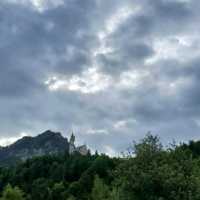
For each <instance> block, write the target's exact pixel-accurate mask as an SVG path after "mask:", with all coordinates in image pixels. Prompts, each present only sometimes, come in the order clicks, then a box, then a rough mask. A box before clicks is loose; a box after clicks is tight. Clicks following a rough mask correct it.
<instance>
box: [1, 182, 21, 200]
mask: <svg viewBox="0 0 200 200" xmlns="http://www.w3.org/2000/svg"><path fill="white" fill-rule="evenodd" d="M0 200H24V194H23V192H22V191H21V190H20V189H19V188H18V187H14V188H13V187H12V186H11V185H9V184H8V185H7V186H6V187H5V189H4V191H3V195H2V197H1V198H0Z"/></svg>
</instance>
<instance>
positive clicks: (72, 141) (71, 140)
mask: <svg viewBox="0 0 200 200" xmlns="http://www.w3.org/2000/svg"><path fill="white" fill-rule="evenodd" d="M69 142H70V144H73V145H74V143H75V135H74V133H73V132H72V134H71V137H70V141H69Z"/></svg>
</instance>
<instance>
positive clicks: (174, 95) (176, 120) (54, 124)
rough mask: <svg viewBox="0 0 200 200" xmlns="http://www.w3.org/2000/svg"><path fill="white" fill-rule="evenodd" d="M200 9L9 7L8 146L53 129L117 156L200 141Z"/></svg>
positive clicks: (97, 2) (65, 1)
mask: <svg viewBox="0 0 200 200" xmlns="http://www.w3.org/2000/svg"><path fill="white" fill-rule="evenodd" d="M199 10H200V1H199V0H123V1H122V0H0V144H1V145H5V144H7V143H10V142H12V141H14V140H16V139H17V138H20V137H21V136H23V135H33V136H34V135H37V134H39V133H41V132H43V131H45V130H47V129H51V130H54V131H60V132H62V133H63V135H64V136H69V135H70V133H71V131H72V130H74V132H75V135H76V136H77V142H78V143H86V144H88V145H89V146H90V147H91V148H92V149H98V150H99V151H102V152H106V153H109V154H111V155H112V154H116V152H120V151H122V150H124V149H126V147H127V146H128V145H129V144H130V143H131V141H132V140H138V139H139V138H142V137H143V136H144V135H145V134H146V133H147V132H148V131H151V132H152V133H154V134H158V135H159V136H160V137H161V139H162V141H163V142H165V143H166V142H171V141H172V140H173V139H175V140H176V141H178V142H179V141H187V140H190V139H200V79H199V78H200V13H199Z"/></svg>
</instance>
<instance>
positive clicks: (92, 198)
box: [0, 134, 200, 200]
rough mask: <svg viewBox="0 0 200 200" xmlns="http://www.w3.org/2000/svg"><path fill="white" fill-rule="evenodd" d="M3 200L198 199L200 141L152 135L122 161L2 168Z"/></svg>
mask: <svg viewBox="0 0 200 200" xmlns="http://www.w3.org/2000/svg"><path fill="white" fill-rule="evenodd" d="M0 195H1V198H0V200H190V199H191V200H199V199H200V142H194V141H191V142H190V143H189V144H181V145H178V146H177V145H175V144H172V145H169V147H168V148H166V147H163V146H162V144H161V142H160V140H159V138H158V137H157V136H152V135H150V134H148V135H147V136H146V137H145V138H144V139H142V140H141V141H140V142H138V143H136V142H134V143H133V145H132V146H131V147H130V148H128V150H127V151H126V152H125V153H124V154H123V156H122V157H120V158H110V157H108V156H106V155H103V154H101V155H98V153H96V154H95V155H90V154H88V155H87V156H81V155H79V154H74V155H68V154H67V153H65V154H60V155H51V156H43V157H37V158H32V159H28V160H26V161H25V162H23V163H17V164H16V165H15V166H10V167H6V168H5V167H2V168H1V169H0Z"/></svg>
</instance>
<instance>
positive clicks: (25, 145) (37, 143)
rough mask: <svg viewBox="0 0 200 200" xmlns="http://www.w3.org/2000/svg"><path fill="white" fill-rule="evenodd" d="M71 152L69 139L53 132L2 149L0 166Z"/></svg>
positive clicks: (19, 141) (25, 137)
mask: <svg viewBox="0 0 200 200" xmlns="http://www.w3.org/2000/svg"><path fill="white" fill-rule="evenodd" d="M65 152H69V142H68V139H67V138H65V137H63V136H62V134H61V133H60V132H53V131H51V130H47V131H44V132H43V133H41V134H39V135H37V136H35V137H32V136H24V137H22V138H21V139H19V140H17V141H16V142H14V143H13V144H10V145H8V146H5V147H0V165H7V164H14V163H16V162H17V161H24V160H26V159H28V158H32V157H36V156H43V155H52V154H58V153H65Z"/></svg>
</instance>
